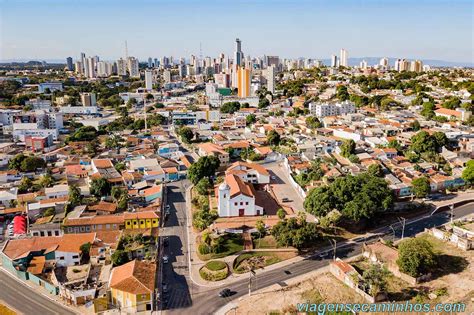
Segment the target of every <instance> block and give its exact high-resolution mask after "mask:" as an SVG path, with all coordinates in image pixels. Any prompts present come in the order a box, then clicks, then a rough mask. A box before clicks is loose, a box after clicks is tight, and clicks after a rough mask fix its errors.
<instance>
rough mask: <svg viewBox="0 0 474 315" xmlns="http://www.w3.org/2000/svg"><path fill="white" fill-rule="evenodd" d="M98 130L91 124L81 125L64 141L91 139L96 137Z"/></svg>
mask: <svg viewBox="0 0 474 315" xmlns="http://www.w3.org/2000/svg"><path fill="white" fill-rule="evenodd" d="M98 135H99V132H98V131H97V130H96V129H95V128H94V127H92V126H83V127H79V128H78V129H76V130H75V131H74V132H73V133H72V134H71V135H70V136H68V137H67V139H66V143H68V142H73V141H92V140H94V139H96V138H97V136H98Z"/></svg>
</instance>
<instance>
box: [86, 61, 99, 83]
mask: <svg viewBox="0 0 474 315" xmlns="http://www.w3.org/2000/svg"><path fill="white" fill-rule="evenodd" d="M84 70H85V71H84V74H85V76H86V77H88V78H96V77H97V74H96V71H95V57H88V58H86V65H85V67H84Z"/></svg>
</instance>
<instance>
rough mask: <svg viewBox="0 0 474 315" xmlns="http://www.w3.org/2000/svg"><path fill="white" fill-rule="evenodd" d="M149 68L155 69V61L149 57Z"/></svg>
mask: <svg viewBox="0 0 474 315" xmlns="http://www.w3.org/2000/svg"><path fill="white" fill-rule="evenodd" d="M148 68H153V59H151V57H148Z"/></svg>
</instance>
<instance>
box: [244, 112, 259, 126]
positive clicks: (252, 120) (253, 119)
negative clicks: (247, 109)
mask: <svg viewBox="0 0 474 315" xmlns="http://www.w3.org/2000/svg"><path fill="white" fill-rule="evenodd" d="M245 121H246V123H247V126H249V125H251V124H254V123H255V122H256V121H257V117H256V116H255V115H254V114H250V115H247V117H245Z"/></svg>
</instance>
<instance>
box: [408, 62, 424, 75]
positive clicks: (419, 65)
mask: <svg viewBox="0 0 474 315" xmlns="http://www.w3.org/2000/svg"><path fill="white" fill-rule="evenodd" d="M410 71H413V72H422V71H423V62H422V61H420V60H413V61H412V62H411V63H410Z"/></svg>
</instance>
